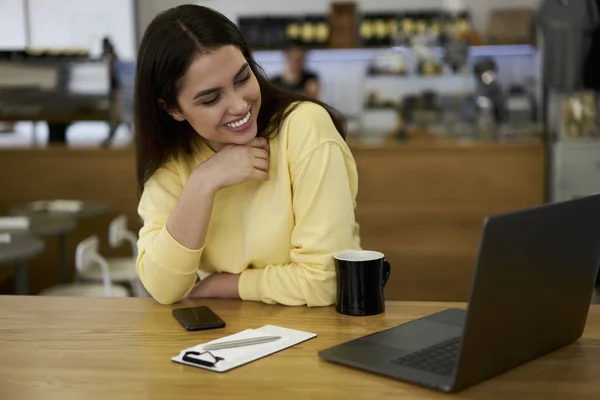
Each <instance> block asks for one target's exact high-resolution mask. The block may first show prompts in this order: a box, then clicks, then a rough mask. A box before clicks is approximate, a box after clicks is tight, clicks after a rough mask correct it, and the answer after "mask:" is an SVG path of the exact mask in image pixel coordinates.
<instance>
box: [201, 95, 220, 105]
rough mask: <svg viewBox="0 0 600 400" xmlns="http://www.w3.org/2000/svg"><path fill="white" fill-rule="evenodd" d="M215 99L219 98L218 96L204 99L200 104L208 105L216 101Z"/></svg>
mask: <svg viewBox="0 0 600 400" xmlns="http://www.w3.org/2000/svg"><path fill="white" fill-rule="evenodd" d="M217 100H219V96H215V97H213V98H212V99H208V100H205V101H203V102H202V104H204V105H206V106H208V105H211V104H214V103H216V102H217Z"/></svg>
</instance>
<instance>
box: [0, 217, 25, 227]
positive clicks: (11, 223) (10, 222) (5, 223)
mask: <svg viewBox="0 0 600 400" xmlns="http://www.w3.org/2000/svg"><path fill="white" fill-rule="evenodd" d="M30 224H31V221H30V219H29V218H28V217H0V229H23V230H27V229H29V226H30Z"/></svg>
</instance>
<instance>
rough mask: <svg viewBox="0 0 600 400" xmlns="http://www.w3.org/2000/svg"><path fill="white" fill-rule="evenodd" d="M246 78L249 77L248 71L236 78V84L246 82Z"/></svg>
mask: <svg viewBox="0 0 600 400" xmlns="http://www.w3.org/2000/svg"><path fill="white" fill-rule="evenodd" d="M248 79H250V73H249V72H246V75H244V76H242V77H241V78H239V79H238V81H237V82H236V83H237V84H238V85H241V84H243V83H246V82H248Z"/></svg>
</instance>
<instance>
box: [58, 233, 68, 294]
mask: <svg viewBox="0 0 600 400" xmlns="http://www.w3.org/2000/svg"><path fill="white" fill-rule="evenodd" d="M58 247H59V249H58V251H59V253H60V254H59V257H60V261H59V263H60V264H59V266H58V279H59V282H60V283H67V274H68V271H67V269H68V267H67V235H66V234H64V233H63V234H61V235H58Z"/></svg>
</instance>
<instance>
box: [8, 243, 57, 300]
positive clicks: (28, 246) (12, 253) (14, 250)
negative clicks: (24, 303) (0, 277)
mask: <svg viewBox="0 0 600 400" xmlns="http://www.w3.org/2000/svg"><path fill="white" fill-rule="evenodd" d="M10 236H11V238H10V243H0V267H3V266H6V265H7V264H14V268H15V292H16V293H17V294H27V291H28V290H29V276H28V273H27V262H28V261H29V260H30V259H31V258H32V257H35V256H37V255H38V254H40V253H41V252H42V251H44V249H45V247H46V245H45V244H44V242H43V241H41V240H40V239H38V238H36V237H34V236H32V235H30V234H29V233H18V234H15V233H11V234H10Z"/></svg>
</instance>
